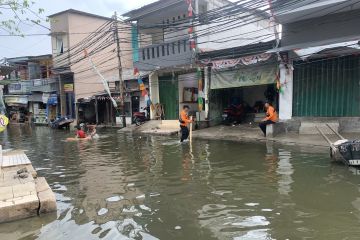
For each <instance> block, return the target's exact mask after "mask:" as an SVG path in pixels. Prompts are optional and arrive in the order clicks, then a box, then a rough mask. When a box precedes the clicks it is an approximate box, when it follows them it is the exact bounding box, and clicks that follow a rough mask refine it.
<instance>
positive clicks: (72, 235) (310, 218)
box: [0, 127, 360, 240]
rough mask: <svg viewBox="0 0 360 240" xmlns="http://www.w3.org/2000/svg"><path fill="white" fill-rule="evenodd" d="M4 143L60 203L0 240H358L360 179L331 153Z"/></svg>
mask: <svg viewBox="0 0 360 240" xmlns="http://www.w3.org/2000/svg"><path fill="white" fill-rule="evenodd" d="M100 134H101V139H99V140H97V141H95V142H73V143H66V142H64V141H62V140H63V139H65V138H66V137H69V136H71V135H72V134H70V133H69V132H61V131H52V130H50V129H47V128H44V127H38V128H34V129H29V128H25V127H20V128H19V127H10V128H9V129H8V131H7V132H6V133H1V134H0V139H1V141H2V142H3V144H4V145H5V146H6V147H7V148H9V147H11V148H20V149H25V150H27V154H28V156H29V158H30V159H31V160H32V161H33V165H34V167H35V168H37V170H38V174H39V175H41V176H45V177H46V179H47V180H48V182H49V184H50V185H51V187H52V189H53V190H54V192H55V193H56V198H57V204H58V212H57V214H50V215H46V216H42V217H36V218H31V219H26V220H23V221H18V222H14V223H6V224H0V239H6V240H8V239H9V240H11V239H51V240H53V239H80V240H83V239H84V240H85V239H86V240H88V239H99V238H100V239H146V240H152V239H162V240H176V239H184V240H192V239H194V240H211V239H221V240H226V239H236V240H239V239H336V240H338V239H359V234H360V227H359V226H360V188H359V182H360V175H359V176H358V175H355V174H354V172H352V171H351V170H350V169H349V168H347V167H345V166H343V165H339V164H334V163H330V161H329V158H328V154H327V150H326V149H318V150H313V149H310V148H309V149H300V148H297V147H295V146H278V145H273V144H248V143H247V144H244V143H236V142H220V141H219V142H217V141H200V140H196V141H195V142H194V143H193V148H192V151H190V148H189V145H188V144H183V145H180V144H179V143H178V141H177V139H175V138H168V137H150V136H137V135H134V136H133V135H131V134H123V133H118V132H117V130H106V131H104V130H103V131H100Z"/></svg>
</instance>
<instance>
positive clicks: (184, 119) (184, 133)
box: [179, 105, 193, 142]
mask: <svg viewBox="0 0 360 240" xmlns="http://www.w3.org/2000/svg"><path fill="white" fill-rule="evenodd" d="M189 110H190V107H189V106H188V105H184V106H183V110H182V111H181V113H180V118H179V122H180V131H181V138H180V142H184V140H186V139H187V138H188V137H189V128H188V125H189V124H190V125H192V124H191V123H192V122H193V119H192V117H191V118H190V117H189Z"/></svg>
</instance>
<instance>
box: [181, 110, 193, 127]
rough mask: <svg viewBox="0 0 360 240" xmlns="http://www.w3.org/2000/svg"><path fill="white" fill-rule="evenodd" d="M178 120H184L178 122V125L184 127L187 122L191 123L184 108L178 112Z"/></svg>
mask: <svg viewBox="0 0 360 240" xmlns="http://www.w3.org/2000/svg"><path fill="white" fill-rule="evenodd" d="M180 120H181V121H183V122H184V123H180V125H181V126H184V127H186V126H187V125H188V124H189V123H191V120H190V118H189V116H188V115H187V113H186V112H185V111H184V110H182V111H181V113H180Z"/></svg>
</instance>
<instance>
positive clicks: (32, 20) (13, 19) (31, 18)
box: [0, 0, 46, 35]
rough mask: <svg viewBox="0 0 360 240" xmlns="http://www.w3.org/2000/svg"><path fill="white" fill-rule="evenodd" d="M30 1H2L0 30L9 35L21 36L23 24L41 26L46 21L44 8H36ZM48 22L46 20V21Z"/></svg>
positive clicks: (0, 2)
mask: <svg viewBox="0 0 360 240" xmlns="http://www.w3.org/2000/svg"><path fill="white" fill-rule="evenodd" d="M34 5H35V2H33V1H29V0H0V29H1V30H3V31H5V32H7V33H8V34H12V35H15V34H19V35H22V34H21V29H20V27H21V24H26V25H34V24H37V25H40V23H41V21H42V20H44V19H43V18H42V17H41V16H40V15H41V14H42V13H43V12H44V9H42V8H35V6H34ZM44 21H46V20H44Z"/></svg>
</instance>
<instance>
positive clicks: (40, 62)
mask: <svg viewBox="0 0 360 240" xmlns="http://www.w3.org/2000/svg"><path fill="white" fill-rule="evenodd" d="M7 64H8V65H9V66H11V67H12V68H13V71H12V72H11V73H10V74H8V75H7V76H6V79H7V84H6V86H5V88H4V102H5V104H6V107H7V113H8V114H9V116H10V119H11V120H12V121H13V122H25V121H28V122H31V121H34V122H35V124H48V122H49V121H51V120H54V119H56V117H57V114H58V104H57V103H58V85H57V81H56V79H55V78H54V75H53V73H52V56H51V55H42V56H25V57H17V58H8V59H7Z"/></svg>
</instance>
